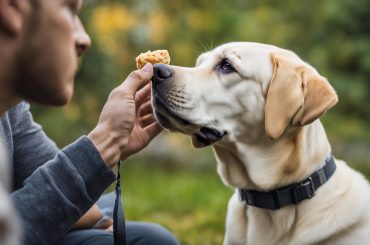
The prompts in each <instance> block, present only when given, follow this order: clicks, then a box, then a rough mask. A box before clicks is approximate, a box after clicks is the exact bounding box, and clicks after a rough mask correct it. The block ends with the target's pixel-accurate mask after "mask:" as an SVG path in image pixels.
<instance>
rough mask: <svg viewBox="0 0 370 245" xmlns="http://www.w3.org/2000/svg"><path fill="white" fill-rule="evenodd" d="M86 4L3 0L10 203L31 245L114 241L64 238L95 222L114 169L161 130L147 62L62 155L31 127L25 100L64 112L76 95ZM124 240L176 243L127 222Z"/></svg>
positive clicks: (100, 235) (1, 56)
mask: <svg viewBox="0 0 370 245" xmlns="http://www.w3.org/2000/svg"><path fill="white" fill-rule="evenodd" d="M81 5H82V0H0V87H1V90H0V115H3V116H2V118H1V120H0V137H2V138H4V143H5V150H6V152H7V155H8V157H9V158H10V162H11V163H13V168H14V174H13V176H14V181H13V182H14V190H13V192H12V200H13V202H14V205H15V207H16V209H17V211H18V213H19V216H20V220H21V226H22V230H23V241H24V243H25V244H54V243H58V244H82V243H83V244H111V243H112V241H113V239H112V235H111V233H108V232H106V231H103V230H97V229H87V230H82V231H72V232H69V233H68V234H67V232H68V231H69V230H70V229H71V227H72V226H73V225H74V227H75V228H90V227H91V226H94V225H95V224H96V222H97V221H98V220H99V219H100V218H101V212H100V211H99V209H98V208H97V206H93V204H94V203H95V202H96V201H97V199H98V198H99V196H100V195H101V194H102V193H103V191H104V190H105V189H106V188H107V187H108V186H109V185H110V184H111V183H112V182H113V181H114V179H115V176H114V174H113V172H112V171H111V169H112V168H113V167H114V166H115V165H116V164H117V162H118V160H119V159H125V158H127V157H128V156H130V155H132V154H134V153H136V152H138V151H140V150H141V149H143V148H144V147H145V146H146V145H147V144H148V143H149V142H150V141H151V140H152V139H153V138H154V137H155V136H156V135H157V134H158V133H159V132H160V127H159V125H158V123H157V122H156V121H155V119H154V117H153V115H152V110H151V106H150V98H149V97H150V89H151V88H150V84H147V85H145V84H146V83H147V82H148V81H149V80H150V79H151V77H152V74H153V70H152V66H151V65H150V64H147V65H146V66H145V67H144V68H143V69H142V70H139V71H134V72H132V73H131V74H130V75H129V76H128V78H127V79H126V80H125V82H123V83H122V84H121V85H120V86H118V87H117V88H115V89H114V90H113V91H112V92H111V94H110V96H109V98H108V100H107V102H106V104H105V106H104V108H103V110H102V112H101V115H100V119H99V122H98V124H97V126H96V127H95V128H94V129H93V130H92V131H91V132H90V133H89V134H88V135H87V136H82V137H81V138H79V139H78V140H77V141H75V142H74V143H72V144H70V145H69V146H67V147H65V148H64V149H62V150H61V151H58V149H57V148H56V146H55V144H54V143H53V142H52V141H50V140H49V139H48V138H47V137H46V135H45V134H44V133H43V131H42V129H41V127H40V126H39V125H37V124H36V123H34V122H33V120H32V116H31V114H30V112H29V105H28V104H27V103H25V102H21V101H22V100H26V101H30V102H36V103H41V104H46V105H64V104H66V103H67V102H68V101H69V100H70V98H71V96H72V93H73V79H74V75H75V73H76V70H77V65H78V57H79V56H80V55H82V54H83V53H84V51H85V50H86V49H87V48H88V47H89V46H90V39H89V36H88V35H87V34H86V33H85V31H84V28H83V26H82V24H81V22H80V20H79V17H78V11H79V9H80V8H81ZM92 206H93V208H92V209H91V210H90V211H89V212H88V213H87V214H86V215H85V216H84V217H82V218H81V219H80V220H79V218H80V217H81V216H82V215H83V214H84V213H86V212H87V211H88V210H89V209H90V208H91V207H92ZM77 220H79V221H78V222H77V223H76V221H77ZM97 225H98V226H96V227H98V228H99V227H101V224H97ZM102 227H104V228H106V226H104V225H103V226H102ZM127 239H128V243H129V244H133V243H135V244H177V241H176V239H174V237H173V236H172V235H171V234H170V233H169V232H168V231H167V230H165V229H164V228H162V227H159V226H158V225H153V224H147V223H130V222H128V224H127ZM57 240H58V241H57Z"/></svg>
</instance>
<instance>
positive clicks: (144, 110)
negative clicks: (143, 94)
mask: <svg viewBox="0 0 370 245" xmlns="http://www.w3.org/2000/svg"><path fill="white" fill-rule="evenodd" d="M151 113H153V107H152V103H151V101H150V100H148V101H147V102H145V103H144V104H142V105H141V106H140V108H139V113H138V115H139V116H140V117H141V116H144V115H147V114H151Z"/></svg>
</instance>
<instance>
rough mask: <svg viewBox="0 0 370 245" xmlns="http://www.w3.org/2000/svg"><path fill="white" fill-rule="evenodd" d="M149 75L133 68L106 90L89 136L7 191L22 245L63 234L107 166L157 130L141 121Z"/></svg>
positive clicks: (103, 180)
mask: <svg viewBox="0 0 370 245" xmlns="http://www.w3.org/2000/svg"><path fill="white" fill-rule="evenodd" d="M152 74H153V70H152V66H151V65H147V66H146V67H144V69H142V70H140V71H135V72H132V73H131V74H130V75H129V76H128V78H127V79H126V80H125V82H124V83H123V84H122V85H120V86H119V87H117V88H116V89H114V91H113V92H112V93H111V95H110V97H109V98H108V101H107V102H106V104H105V106H104V109H103V111H102V113H101V116H100V120H99V123H98V125H97V126H96V128H95V129H94V130H93V131H92V132H91V133H90V134H89V138H88V137H85V136H83V137H81V138H80V139H78V140H77V141H76V142H74V143H73V144H71V145H69V146H67V147H65V148H64V149H63V150H61V151H58V152H57V154H56V155H55V157H54V158H53V159H51V160H49V161H48V162H47V163H46V164H44V165H42V166H41V167H39V168H37V170H35V171H34V172H33V173H32V174H31V175H30V176H29V177H28V178H27V179H26V181H25V182H24V185H23V186H22V188H20V189H18V190H17V191H15V192H13V193H12V197H13V200H14V202H15V204H16V208H17V209H18V212H19V213H20V216H21V219H22V226H23V230H24V236H25V237H24V241H27V244H51V243H53V242H54V241H55V240H56V239H58V238H59V237H61V236H62V235H63V234H65V232H67V231H68V229H69V228H70V227H71V226H72V225H73V224H74V223H75V222H76V221H77V220H78V218H79V217H80V216H81V215H82V214H84V213H85V212H86V211H87V210H88V209H89V208H90V207H91V206H92V204H93V203H94V202H95V201H96V200H97V199H98V197H99V196H100V194H101V193H102V192H103V191H104V190H105V189H106V188H107V187H108V186H109V185H110V184H111V183H112V182H113V180H114V177H115V176H114V174H113V173H112V171H111V170H110V168H111V167H113V166H114V165H115V164H116V163H117V161H118V160H119V159H120V158H121V157H123V158H126V157H128V156H130V155H131V154H133V153H135V152H138V151H140V150H141V149H142V148H144V147H145V146H146V145H147V144H149V142H150V141H151V139H153V138H154V137H155V136H156V135H157V134H158V133H159V132H160V130H161V128H160V126H159V124H158V123H157V122H156V121H155V119H154V117H152V116H151V119H150V120H149V122H147V123H145V124H144V123H142V121H143V120H142V119H141V118H147V116H148V115H149V116H150V115H152V112H151V111H150V110H148V107H150V85H147V86H146V87H144V88H143V89H141V90H140V87H142V86H143V85H144V84H145V82H146V81H148V80H150V78H151V76H152ZM138 90H140V91H138ZM19 143H22V142H21V141H18V144H19ZM28 172H32V170H31V171H28ZM16 174H17V173H16ZM25 176H27V174H25Z"/></svg>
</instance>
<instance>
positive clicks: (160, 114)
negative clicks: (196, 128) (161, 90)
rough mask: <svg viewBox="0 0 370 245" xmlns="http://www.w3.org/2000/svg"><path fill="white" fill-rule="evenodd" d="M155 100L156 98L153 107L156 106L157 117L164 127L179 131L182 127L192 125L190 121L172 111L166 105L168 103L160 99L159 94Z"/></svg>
mask: <svg viewBox="0 0 370 245" xmlns="http://www.w3.org/2000/svg"><path fill="white" fill-rule="evenodd" d="M153 98H154V99H153V106H154V112H155V116H156V118H157V119H158V121H159V123H160V124H161V126H162V127H164V128H166V129H169V130H173V129H175V128H177V129H179V128H181V127H184V126H188V125H191V124H192V123H191V122H190V121H188V120H186V119H184V118H182V117H181V116H179V115H178V114H177V113H176V112H174V111H173V110H172V109H170V107H169V106H167V105H166V103H165V102H164V101H163V99H162V98H161V97H160V95H159V94H154V97H153ZM171 119H172V120H171ZM172 121H175V123H173V122H172ZM174 124H176V125H174ZM178 126H179V127H178Z"/></svg>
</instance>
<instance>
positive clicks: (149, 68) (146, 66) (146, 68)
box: [143, 63, 153, 72]
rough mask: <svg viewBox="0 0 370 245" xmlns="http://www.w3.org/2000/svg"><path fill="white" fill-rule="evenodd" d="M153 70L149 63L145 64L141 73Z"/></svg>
mask: <svg viewBox="0 0 370 245" xmlns="http://www.w3.org/2000/svg"><path fill="white" fill-rule="evenodd" d="M152 70H153V66H152V64H150V63H146V64H145V66H144V67H143V71H145V72H151V71H152Z"/></svg>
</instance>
